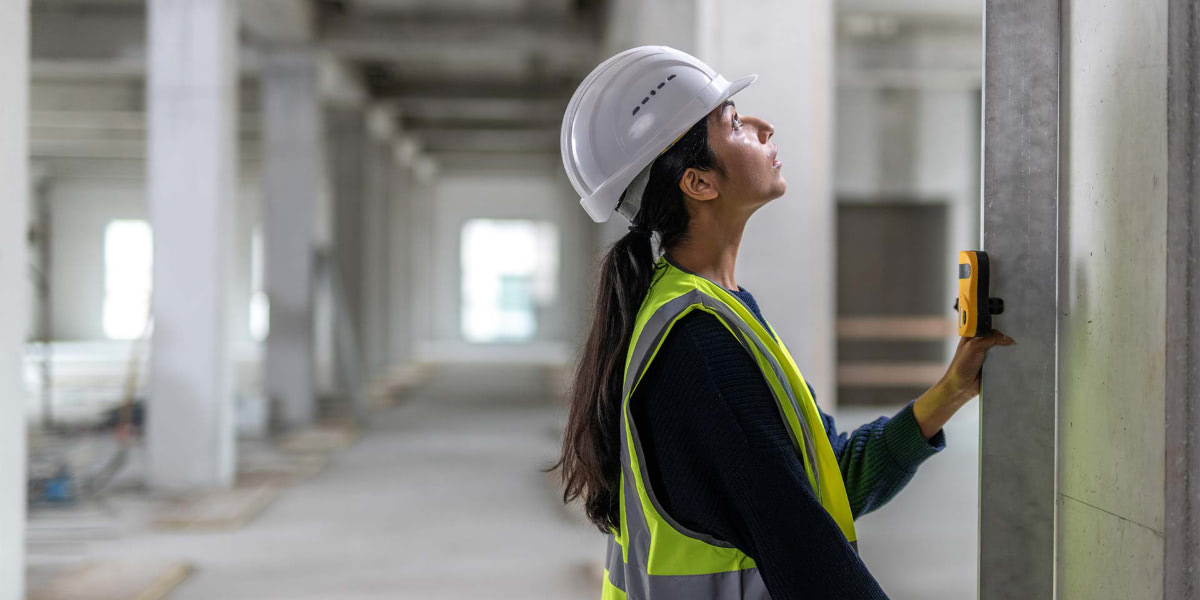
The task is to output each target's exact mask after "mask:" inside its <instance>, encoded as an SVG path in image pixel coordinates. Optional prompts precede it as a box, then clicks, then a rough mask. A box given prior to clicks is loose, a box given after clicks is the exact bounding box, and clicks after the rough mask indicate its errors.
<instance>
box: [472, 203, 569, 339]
mask: <svg viewBox="0 0 1200 600" xmlns="http://www.w3.org/2000/svg"><path fill="white" fill-rule="evenodd" d="M557 296H558V228H557V227H555V226H554V225H553V224H552V223H548V222H545V221H527V220H518V219H472V220H470V221H467V222H466V223H465V224H464V225H463V228H462V298H463V303H462V315H461V324H462V331H463V337H465V338H466V339H467V340H468V341H471V342H520V341H526V340H529V339H531V338H532V337H533V336H534V334H535V333H536V332H537V309H539V308H541V307H544V306H546V305H548V304H550V303H552V302H554V300H555V299H556V298H557Z"/></svg>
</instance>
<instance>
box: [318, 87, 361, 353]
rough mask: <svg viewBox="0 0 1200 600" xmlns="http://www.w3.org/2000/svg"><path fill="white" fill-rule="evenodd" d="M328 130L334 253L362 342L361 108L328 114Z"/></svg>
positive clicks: (351, 317)
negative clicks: (332, 200)
mask: <svg viewBox="0 0 1200 600" xmlns="http://www.w3.org/2000/svg"><path fill="white" fill-rule="evenodd" d="M326 126H327V128H328V131H329V142H330V144H331V150H332V151H331V152H330V153H329V164H330V182H331V183H332V188H333V189H332V192H333V199H334V202H333V205H334V215H333V220H334V249H335V250H334V254H335V255H336V256H337V258H336V261H337V270H338V274H339V275H340V278H341V286H342V290H343V297H344V299H345V301H346V308H347V309H348V310H347V312H348V315H347V316H348V317H349V322H348V323H345V324H339V326H345V327H351V328H352V329H353V330H354V337H355V338H356V339H358V340H361V339H362V308H361V307H362V228H363V224H364V223H363V216H362V205H363V194H364V187H365V185H364V181H363V178H364V173H365V171H366V170H365V168H364V165H363V161H364V158H365V155H366V150H367V122H366V116H365V115H364V114H363V111H362V109H361V108H360V107H357V106H350V107H338V108H333V109H329V110H327V111H326Z"/></svg>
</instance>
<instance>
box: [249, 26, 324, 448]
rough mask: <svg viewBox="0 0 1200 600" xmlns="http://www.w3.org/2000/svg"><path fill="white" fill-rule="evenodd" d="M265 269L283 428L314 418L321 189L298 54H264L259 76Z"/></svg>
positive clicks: (306, 74) (316, 122)
mask: <svg viewBox="0 0 1200 600" xmlns="http://www.w3.org/2000/svg"><path fill="white" fill-rule="evenodd" d="M262 101H263V107H262V109H263V117H262V118H263V152H264V156H263V199H264V203H265V210H264V219H263V234H264V250H265V251H264V259H265V260H264V268H265V281H264V284H265V286H266V289H267V297H268V299H269V301H270V307H271V310H270V314H271V318H270V330H269V332H268V334H267V343H266V354H265V357H264V380H265V384H266V390H267V397H268V398H269V399H270V401H271V402H272V404H273V406H274V407H275V409H276V410H277V411H278V412H277V419H276V420H277V423H278V424H280V425H282V426H283V427H285V428H294V427H303V426H306V425H309V424H311V423H312V422H313V419H314V416H315V414H316V392H315V382H314V372H315V369H316V361H315V358H314V357H315V349H314V337H313V334H314V331H313V330H314V312H313V296H314V288H313V280H314V277H313V251H314V219H315V217H316V214H317V211H318V209H319V196H320V194H321V189H322V186H323V184H324V179H323V167H324V162H323V161H324V156H323V148H322V146H321V143H322V133H323V129H322V123H321V109H320V104H319V102H318V94H317V79H316V63H315V61H314V58H313V56H312V54H311V52H309V51H307V50H304V49H295V50H285V49H271V50H269V51H268V52H266V54H265V57H264V60H263V71H262Z"/></svg>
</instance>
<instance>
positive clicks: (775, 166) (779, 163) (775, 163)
mask: <svg viewBox="0 0 1200 600" xmlns="http://www.w3.org/2000/svg"><path fill="white" fill-rule="evenodd" d="M782 165H783V163H781V162H779V159H778V158H777V159H775V162H773V163H771V166H772V167H773V168H776V169H778V168H779V167H781V166H782Z"/></svg>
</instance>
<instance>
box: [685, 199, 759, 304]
mask: <svg viewBox="0 0 1200 600" xmlns="http://www.w3.org/2000/svg"><path fill="white" fill-rule="evenodd" d="M748 217H749V215H746V218H732V219H731V218H717V217H716V216H715V215H714V214H713V213H711V212H709V211H697V212H696V213H694V214H693V215H692V216H691V218H690V220H689V221H688V233H687V236H685V238H684V241H683V242H680V243H679V244H676V245H675V247H674V248H671V249H670V250H669V251H668V252H667V254H669V255H670V257H671V260H672V261H674V262H675V264H677V265H679V266H680V267H683V268H684V269H686V270H688V271H691V272H693V273H695V274H697V275H700V276H701V277H704V278H705V279H708V280H711V281H713V282H715V283H716V284H717V285H720V286H722V287H724V288H725V289H729V290H737V289H738V284H737V281H736V279H735V278H734V270H735V269H736V267H737V254H738V246H740V245H741V243H742V232H743V231H744V230H745V228H746V220H747V218H748Z"/></svg>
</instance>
